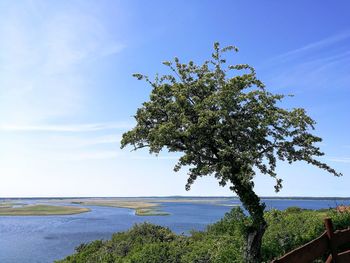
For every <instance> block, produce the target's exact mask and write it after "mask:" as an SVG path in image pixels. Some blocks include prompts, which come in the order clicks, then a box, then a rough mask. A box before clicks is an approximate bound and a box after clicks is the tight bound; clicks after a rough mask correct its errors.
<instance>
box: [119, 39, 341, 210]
mask: <svg viewBox="0 0 350 263" xmlns="http://www.w3.org/2000/svg"><path fill="white" fill-rule="evenodd" d="M228 51H236V52H237V51H238V49H237V48H236V47H234V46H228V47H224V48H220V46H219V43H215V44H214V52H213V54H212V56H211V59H210V60H207V61H205V62H204V63H203V64H202V65H196V64H195V63H194V62H193V61H190V62H188V63H187V64H186V63H181V62H180V61H179V59H178V58H175V59H174V62H169V61H166V62H164V63H163V64H164V65H166V66H167V67H169V69H170V71H171V72H172V74H169V75H163V76H158V75H157V76H156V79H155V80H154V81H152V80H150V79H149V78H148V77H147V76H144V75H142V74H134V76H135V77H136V78H137V79H139V80H141V79H144V80H146V81H147V82H148V83H149V84H150V85H151V86H152V88H153V90H152V92H151V94H150V98H149V101H147V102H144V103H143V104H142V107H140V108H139V109H138V110H137V112H136V115H135V119H136V126H135V127H134V128H133V129H132V130H130V131H129V132H127V133H125V134H123V139H122V142H121V145H122V147H125V146H126V145H128V144H130V145H132V146H133V147H134V149H135V150H136V149H139V148H144V147H148V148H149V151H150V153H155V154H158V153H159V152H160V151H161V150H162V149H163V148H166V149H168V150H169V151H170V152H181V153H183V155H182V157H181V158H180V159H179V161H178V163H177V164H176V166H175V168H174V170H175V171H178V170H179V169H180V168H181V167H183V166H190V168H189V178H188V182H187V185H186V188H187V189H189V188H190V186H191V184H192V183H193V182H194V181H195V180H196V178H197V177H200V176H205V175H211V174H214V175H215V177H216V178H217V179H218V180H219V183H220V185H226V184H227V183H231V184H232V185H233V186H232V190H234V191H236V192H237V194H238V195H239V196H240V197H241V195H242V194H241V192H244V191H240V190H242V187H243V188H245V185H246V184H252V182H251V180H252V179H253V177H254V175H255V170H254V169H253V168H254V167H256V168H257V169H258V170H260V172H261V173H263V174H269V175H270V176H272V177H273V178H275V179H276V186H275V189H276V191H278V190H279V189H280V188H281V187H282V180H281V179H279V178H277V174H276V173H275V168H276V160H277V159H280V160H283V161H288V162H289V163H292V162H295V161H306V162H307V163H310V164H313V165H315V166H318V167H320V168H322V169H325V170H327V171H328V172H330V173H333V174H334V175H340V174H339V173H337V172H336V171H335V170H334V169H332V168H331V167H329V166H328V165H326V164H324V163H321V162H320V161H318V160H316V159H314V156H316V157H317V156H322V155H323V153H322V152H321V151H320V149H319V148H318V147H317V146H315V145H314V143H317V142H320V141H321V138H319V137H317V136H314V135H312V134H311V133H310V132H309V131H310V130H312V129H314V124H315V122H314V121H313V120H312V119H311V118H310V117H309V116H308V115H307V114H306V113H305V110H304V109H302V108H296V109H291V110H288V109H283V108H280V107H278V105H277V104H278V102H279V101H281V100H282V99H283V98H284V97H285V96H284V95H280V94H272V93H270V92H268V91H267V90H266V89H265V87H264V84H263V83H262V82H261V81H260V80H259V79H258V78H257V76H256V73H255V70H254V69H253V68H252V67H251V66H249V65H246V64H239V65H228V66H227V65H226V59H225V58H224V57H223V55H224V54H225V53H226V52H228ZM251 186H252V185H251ZM244 190H245V189H244ZM243 199H249V198H248V197H247V198H243ZM245 201H246V200H242V202H243V204H244V205H246V202H245ZM255 201H256V200H254V202H255ZM254 209H256V208H254V207H253V208H252V210H254ZM248 211H249V212H251V211H250V209H249V207H248Z"/></svg>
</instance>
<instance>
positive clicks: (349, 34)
mask: <svg viewBox="0 0 350 263" xmlns="http://www.w3.org/2000/svg"><path fill="white" fill-rule="evenodd" d="M349 38H350V31H345V32H341V33H339V34H337V35H333V36H329V37H327V38H324V39H321V40H318V41H315V42H313V43H309V44H306V45H305V46H303V47H299V48H297V49H294V50H290V51H288V52H286V53H284V54H281V55H279V56H277V57H275V58H273V60H274V61H277V60H279V61H281V60H288V59H293V58H295V57H296V56H299V55H303V54H305V53H308V52H313V51H315V50H318V49H322V48H324V47H327V46H330V45H333V44H336V43H338V42H341V41H344V40H346V39H349Z"/></svg>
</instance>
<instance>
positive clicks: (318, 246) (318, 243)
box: [272, 232, 328, 263]
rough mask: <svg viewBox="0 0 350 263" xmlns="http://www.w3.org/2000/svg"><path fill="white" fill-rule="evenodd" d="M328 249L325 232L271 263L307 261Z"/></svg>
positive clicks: (299, 262) (300, 262)
mask: <svg viewBox="0 0 350 263" xmlns="http://www.w3.org/2000/svg"><path fill="white" fill-rule="evenodd" d="M327 250H328V237H327V232H324V233H323V234H322V235H321V236H320V237H318V238H316V239H314V240H312V241H310V242H309V243H307V244H305V245H304V246H302V247H299V248H297V249H294V250H292V251H291V252H289V253H287V254H286V255H284V256H283V257H281V258H280V259H276V260H274V261H272V262H273V263H309V262H312V261H313V260H315V259H317V258H320V257H321V256H323V255H324V254H325V253H326V252H327Z"/></svg>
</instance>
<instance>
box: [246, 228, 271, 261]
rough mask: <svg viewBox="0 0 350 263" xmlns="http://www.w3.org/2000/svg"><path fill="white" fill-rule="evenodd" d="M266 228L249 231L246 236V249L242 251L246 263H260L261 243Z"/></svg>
mask: <svg viewBox="0 0 350 263" xmlns="http://www.w3.org/2000/svg"><path fill="white" fill-rule="evenodd" d="M265 229H266V226H261V227H260V228H258V229H254V230H253V229H250V231H249V232H248V233H247V236H246V238H247V239H246V247H245V251H244V259H245V262H247V263H260V262H261V242H262V237H263V235H264V233H265Z"/></svg>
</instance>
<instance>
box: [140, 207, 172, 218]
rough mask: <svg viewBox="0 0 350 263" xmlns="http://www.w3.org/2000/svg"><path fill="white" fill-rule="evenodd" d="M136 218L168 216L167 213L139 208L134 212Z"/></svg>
mask: <svg viewBox="0 0 350 263" xmlns="http://www.w3.org/2000/svg"><path fill="white" fill-rule="evenodd" d="M135 215H137V216H167V215H170V214H169V213H167V212H163V211H160V210H158V209H154V208H139V209H136V210H135Z"/></svg>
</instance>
